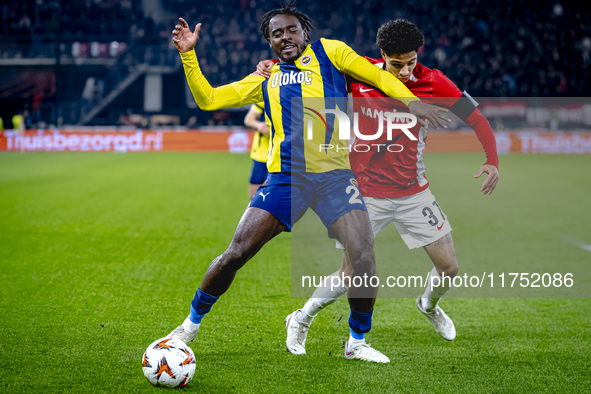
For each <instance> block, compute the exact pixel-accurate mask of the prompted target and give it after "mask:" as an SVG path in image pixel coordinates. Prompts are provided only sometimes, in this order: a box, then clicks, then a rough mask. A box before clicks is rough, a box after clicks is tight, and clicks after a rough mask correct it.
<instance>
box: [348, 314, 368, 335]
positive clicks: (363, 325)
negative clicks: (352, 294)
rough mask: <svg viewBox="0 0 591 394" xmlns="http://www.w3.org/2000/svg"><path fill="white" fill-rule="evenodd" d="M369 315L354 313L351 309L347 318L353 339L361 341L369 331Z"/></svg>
mask: <svg viewBox="0 0 591 394" xmlns="http://www.w3.org/2000/svg"><path fill="white" fill-rule="evenodd" d="M372 314H373V311H371V312H369V313H363V312H356V311H354V310H353V309H351V316H350V317H349V327H350V329H351V336H352V337H353V338H355V339H359V340H361V339H363V338H364V337H365V334H366V333H368V332H369V330H371V315H372Z"/></svg>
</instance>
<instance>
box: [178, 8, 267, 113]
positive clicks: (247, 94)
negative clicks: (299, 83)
mask: <svg viewBox="0 0 591 394" xmlns="http://www.w3.org/2000/svg"><path fill="white" fill-rule="evenodd" d="M179 21H180V24H178V25H176V26H175V29H174V30H173V31H172V34H173V35H174V37H173V38H172V41H173V42H174V45H175V46H176V48H177V49H178V51H179V53H180V54H181V59H182V61H183V68H184V69H185V76H186V77H187V82H188V83H189V88H191V92H192V93H193V97H194V98H195V102H196V103H197V105H198V106H199V108H201V109H202V110H205V111H213V110H216V109H222V108H234V107H241V106H243V105H247V104H254V103H258V102H261V101H263V91H262V88H261V84H262V83H263V81H264V80H265V79H264V78H262V77H260V76H258V75H252V74H251V75H249V76H248V77H246V78H244V79H243V80H241V81H238V82H234V83H231V84H229V85H223V86H220V87H217V88H212V87H211V85H210V84H209V82H208V81H207V79H206V78H205V76H203V73H202V72H201V69H200V68H199V62H198V61H197V55H196V54H195V51H194V49H193V48H195V44H196V43H197V41H198V40H199V33H200V32H201V23H199V24H197V26H195V31H194V32H191V30H190V29H189V25H188V23H187V22H186V21H185V20H184V19H183V18H179Z"/></svg>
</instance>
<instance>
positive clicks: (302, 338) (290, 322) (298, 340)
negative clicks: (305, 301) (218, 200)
mask: <svg viewBox="0 0 591 394" xmlns="http://www.w3.org/2000/svg"><path fill="white" fill-rule="evenodd" d="M299 313H303V312H302V310H301V309H298V310H297V311H295V312H292V313H290V314H289V315H287V317H286V318H285V328H286V329H287V339H286V340H285V344H286V345H287V350H289V352H290V353H291V354H306V337H307V336H308V330H309V329H310V326H309V325H306V324H303V323H299V322H297V321H296V319H295V317H296V316H297V315H298V314H299Z"/></svg>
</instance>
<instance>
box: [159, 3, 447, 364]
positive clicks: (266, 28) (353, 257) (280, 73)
mask: <svg viewBox="0 0 591 394" xmlns="http://www.w3.org/2000/svg"><path fill="white" fill-rule="evenodd" d="M281 5H282V8H279V9H275V10H271V11H269V12H268V13H267V14H265V15H264V16H263V22H262V24H261V31H262V33H263V35H264V37H265V38H266V39H267V41H268V42H269V45H270V46H271V48H272V49H273V51H274V52H275V54H276V55H277V57H278V58H279V59H280V60H281V62H280V63H278V64H276V65H275V66H274V67H273V69H272V70H271V78H270V79H269V80H266V79H265V78H264V77H261V76H258V75H252V74H251V75H249V76H248V77H246V78H244V79H243V80H241V81H238V82H235V83H232V84H229V85H224V86H220V87H218V88H215V89H213V88H212V87H211V85H210V84H209V82H208V81H207V80H206V79H205V77H204V76H203V74H202V73H201V70H200V68H199V63H198V60H197V56H196V54H195V51H194V50H193V48H194V46H195V44H196V43H197V40H198V39H199V33H200V30H201V24H198V25H197V26H196V27H195V30H194V32H191V30H190V29H189V26H188V24H187V22H185V20H184V19H182V18H180V22H181V23H180V24H178V25H177V26H175V30H174V31H173V34H174V37H173V42H174V43H175V45H176V47H177V49H178V50H179V52H180V53H181V58H182V61H183V66H184V69H185V75H186V77H187V80H188V83H189V87H190V88H191V91H192V93H193V96H194V97H195V101H196V102H197V104H198V105H199V107H200V108H201V109H204V110H215V109H220V108H229V107H238V106H243V105H247V104H254V103H257V102H261V101H264V102H265V116H266V120H267V123H268V124H270V125H271V130H270V132H271V147H270V149H271V154H270V156H269V162H268V169H269V172H270V174H269V177H268V178H267V182H266V183H265V184H264V185H263V186H261V187H260V188H259V189H258V191H257V193H256V195H255V197H254V198H253V199H252V200H251V203H250V205H249V207H248V208H247V209H246V211H245V213H244V215H243V216H242V219H241V220H240V223H239V224H238V227H237V229H236V232H235V233H234V237H233V238H232V241H231V242H230V245H229V246H228V248H227V249H226V251H225V252H224V253H222V254H221V255H220V256H218V257H217V258H216V259H215V260H214V261H213V262H212V263H211V265H210V266H209V268H208V269H207V272H206V273H205V277H204V278H203V281H202V282H201V285H200V287H199V288H198V289H197V291H196V293H195V297H194V299H193V301H192V303H191V309H190V314H189V316H188V317H187V319H185V321H184V322H183V324H182V325H181V326H179V327H177V328H176V329H175V330H173V332H171V333H170V334H169V337H172V338H178V339H180V340H182V341H184V342H191V341H192V340H193V339H195V337H196V336H197V332H198V330H199V325H200V323H201V319H202V318H203V316H204V315H205V314H206V313H208V312H209V311H210V309H211V307H212V305H213V304H214V303H215V302H216V301H217V299H218V298H219V297H220V296H221V295H222V294H223V293H225V292H226V291H227V290H228V288H229V287H230V285H231V284H232V281H233V280H234V277H235V275H236V272H237V271H238V270H239V269H240V268H241V267H242V266H243V265H244V264H246V262H247V261H248V260H250V259H251V258H252V257H253V256H254V255H255V254H256V253H257V252H258V251H259V250H260V249H261V248H262V247H263V245H264V244H265V243H267V242H268V241H270V240H271V239H272V238H274V237H275V236H277V235H279V234H280V233H281V232H283V231H291V228H292V225H293V224H294V223H295V222H297V220H298V219H299V218H301V217H302V215H303V214H304V213H305V212H306V211H307V209H308V208H312V209H313V210H314V211H315V212H316V214H317V215H318V216H319V218H320V219H321V221H322V222H323V224H324V225H325V226H326V228H327V229H328V234H329V236H330V237H331V238H335V239H337V240H338V241H339V242H340V243H341V244H342V245H343V246H344V248H345V253H346V254H347V256H348V261H349V262H350V266H351V271H350V272H352V275H353V276H354V277H360V278H363V277H366V278H367V277H370V278H371V277H375V276H377V273H376V267H375V257H374V253H373V236H372V233H371V227H370V222H369V217H368V215H367V209H366V207H365V203H364V202H363V200H362V198H360V197H357V196H358V195H359V190H358V188H357V181H356V179H355V175H354V173H353V172H352V171H351V169H350V166H349V160H348V156H347V154H346V153H348V152H347V151H346V150H341V151H340V152H339V151H338V150H337V151H336V152H333V151H330V152H324V154H320V153H323V152H318V151H316V150H314V149H312V150H311V149H310V146H311V143H310V140H307V139H304V136H303V122H302V119H303V115H304V109H305V108H304V107H303V104H302V98H303V97H318V98H321V99H320V101H322V100H323V103H322V105H321V106H323V107H324V108H325V109H327V110H337V109H342V110H345V108H346V107H345V105H346V98H347V91H346V83H345V76H344V73H347V74H349V75H351V76H353V77H354V78H356V79H358V80H361V81H364V82H366V83H369V84H371V85H374V86H376V87H378V88H379V89H381V90H382V91H383V92H384V93H386V94H388V95H390V96H392V97H396V98H397V99H398V100H400V101H401V102H403V103H404V104H405V105H407V106H408V108H409V110H410V112H411V113H412V114H414V115H415V116H417V117H418V118H427V119H429V121H431V123H433V124H434V125H435V127H437V128H438V126H439V125H441V126H443V127H445V126H444V121H447V122H449V121H450V120H449V119H447V118H446V117H445V116H444V114H442V113H441V112H447V110H445V109H442V108H439V107H435V106H431V105H428V104H425V103H422V102H421V101H420V100H419V99H418V98H416V97H415V96H414V95H413V94H412V93H411V92H410V91H409V90H408V89H407V88H406V87H405V86H404V84H403V83H402V82H400V81H399V80H398V79H397V78H395V77H394V76H393V75H392V74H390V73H388V72H386V71H383V70H380V69H378V68H377V67H375V66H373V65H372V64H371V63H369V62H368V61H367V60H366V59H364V58H362V57H360V56H359V55H357V54H356V53H355V52H354V51H353V50H352V49H351V48H349V47H348V46H347V45H346V44H344V43H342V42H340V41H332V40H326V39H320V40H318V41H316V42H314V43H311V44H310V43H309V42H310V38H309V35H308V33H309V32H310V30H311V29H312V21H311V20H310V18H309V17H308V16H306V15H305V14H302V13H300V12H299V11H298V10H297V9H296V8H295V7H294V5H295V3H294V2H290V3H289V4H287V5H285V4H281ZM298 99H299V100H298ZM344 103H345V105H344ZM420 122H421V124H424V123H423V121H422V120H420ZM337 124H338V122H335V116H334V115H330V116H329V115H327V116H326V121H325V125H326V129H325V130H324V133H323V134H322V135H320V134H318V133H316V134H317V135H320V136H321V137H322V139H323V141H326V142H330V143H334V144H343V141H339V140H338V139H337V135H338V133H337V131H338V127H337ZM317 135H315V137H317ZM345 144H346V141H345ZM343 152H345V154H344V155H343ZM369 283H372V282H371V281H370V282H369ZM376 295H377V288H374V287H371V286H370V285H368V283H367V280H366V281H365V283H362V284H361V285H360V286H355V283H354V284H353V286H351V287H350V288H349V290H348V298H349V305H350V307H351V315H350V318H349V327H350V337H349V342H348V343H347V345H346V348H345V349H346V351H345V356H346V358H347V359H361V360H366V361H373V362H379V363H387V362H389V361H390V360H389V358H388V357H386V356H385V355H383V354H382V353H381V352H379V351H377V350H375V349H373V348H372V347H371V346H369V344H367V343H366V342H365V338H364V337H365V334H366V333H367V332H369V330H370V329H371V318H372V312H373V306H374V303H375V298H376Z"/></svg>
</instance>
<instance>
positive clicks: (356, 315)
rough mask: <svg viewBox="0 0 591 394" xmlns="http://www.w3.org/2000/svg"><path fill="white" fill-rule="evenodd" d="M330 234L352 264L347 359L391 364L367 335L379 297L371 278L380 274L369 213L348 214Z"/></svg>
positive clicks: (330, 229)
mask: <svg viewBox="0 0 591 394" xmlns="http://www.w3.org/2000/svg"><path fill="white" fill-rule="evenodd" d="M329 233H330V234H331V235H335V236H336V238H337V239H338V240H339V241H340V242H341V244H343V246H344V247H345V254H346V257H347V260H346V262H348V263H349V266H350V272H351V278H352V279H353V280H352V281H351V283H350V284H349V290H348V294H347V295H348V299H349V305H350V307H351V317H350V318H349V327H350V336H349V341H348V342H347V343H346V344H345V357H346V358H347V359H360V360H364V361H373V362H378V363H389V362H390V359H389V358H388V357H386V356H385V355H383V354H382V353H381V352H379V351H377V350H375V349H373V348H372V347H371V346H370V345H369V344H368V343H366V342H365V334H366V333H367V332H369V330H370V329H371V317H372V313H373V307H374V304H375V300H376V296H377V293H378V288H377V287H373V286H371V281H370V278H372V277H377V274H378V273H377V270H376V262H375V255H374V252H373V231H372V229H371V224H370V221H369V215H368V214H367V211H363V210H353V211H350V212H348V213H346V214H345V215H343V216H341V217H340V218H339V219H337V221H336V222H335V223H334V224H333V225H332V226H330V228H329ZM356 277H358V278H363V279H364V280H363V283H362V284H361V285H356V282H355V280H354V278H356Z"/></svg>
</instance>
